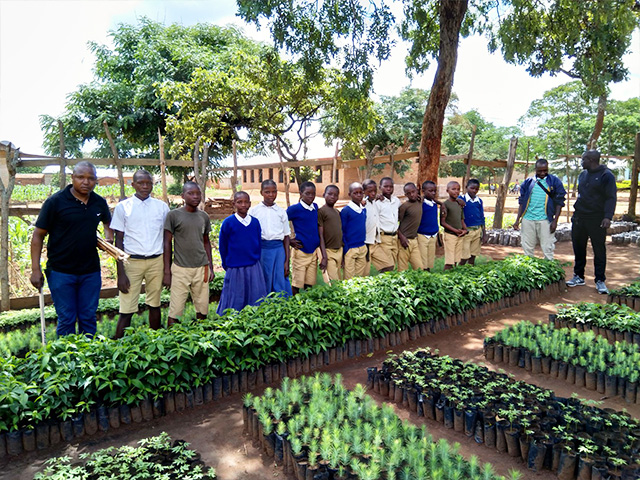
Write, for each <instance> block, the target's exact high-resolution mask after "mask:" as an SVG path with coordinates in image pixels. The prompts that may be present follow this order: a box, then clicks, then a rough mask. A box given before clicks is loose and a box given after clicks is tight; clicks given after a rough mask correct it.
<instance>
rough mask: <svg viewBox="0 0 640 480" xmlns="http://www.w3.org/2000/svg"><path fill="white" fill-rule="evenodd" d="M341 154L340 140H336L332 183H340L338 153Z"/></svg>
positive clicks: (332, 164) (332, 165) (332, 163)
mask: <svg viewBox="0 0 640 480" xmlns="http://www.w3.org/2000/svg"><path fill="white" fill-rule="evenodd" d="M339 152H340V140H336V149H335V151H334V152H333V162H331V182H330V183H338V179H337V176H338V153H339Z"/></svg>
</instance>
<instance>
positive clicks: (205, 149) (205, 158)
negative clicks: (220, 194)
mask: <svg viewBox="0 0 640 480" xmlns="http://www.w3.org/2000/svg"><path fill="white" fill-rule="evenodd" d="M210 145H211V144H210V143H209V142H204V145H203V146H202V160H201V161H200V181H201V182H202V183H201V184H200V188H201V189H202V201H201V202H200V208H201V209H202V210H204V205H205V203H206V202H207V178H208V176H207V165H208V163H209V146H210Z"/></svg>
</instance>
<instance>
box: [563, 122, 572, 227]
mask: <svg viewBox="0 0 640 480" xmlns="http://www.w3.org/2000/svg"><path fill="white" fill-rule="evenodd" d="M570 141H571V116H570V115H569V114H568V113H567V142H566V146H565V154H566V157H565V159H564V161H565V174H566V175H567V223H569V222H570V221H571V218H570V216H571V207H570V205H569V183H570V180H569V143H570Z"/></svg>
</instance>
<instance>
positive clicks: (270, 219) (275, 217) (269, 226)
mask: <svg viewBox="0 0 640 480" xmlns="http://www.w3.org/2000/svg"><path fill="white" fill-rule="evenodd" d="M249 215H251V216H252V217H253V218H256V219H258V221H259V222H260V228H261V229H262V240H284V237H286V236H287V235H291V227H289V219H288V218H287V212H285V210H284V208H281V207H279V206H278V205H276V204H275V203H274V204H273V205H271V206H270V207H268V206H267V205H265V204H264V202H260V203H259V204H258V205H256V206H254V207H251V208H250V209H249Z"/></svg>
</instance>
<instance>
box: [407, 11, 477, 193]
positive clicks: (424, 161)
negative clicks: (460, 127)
mask: <svg viewBox="0 0 640 480" xmlns="http://www.w3.org/2000/svg"><path fill="white" fill-rule="evenodd" d="M467 6H468V0H441V1H440V53H439V54H438V69H437V71H436V76H435V78H434V80H433V86H432V87H431V93H430V94H429V103H427V108H426V109H425V112H424V118H423V120H422V138H421V139H420V157H419V158H420V165H419V170H418V184H419V185H421V184H422V182H424V181H425V180H431V181H434V182H435V181H437V180H438V167H439V166H440V142H441V140H442V127H443V125H444V112H445V109H446V108H447V104H448V103H449V98H450V97H451V89H452V87H453V74H454V73H455V71H456V63H457V61H458V40H459V37H460V26H461V25H462V20H463V18H464V16H465V13H466V12H467Z"/></svg>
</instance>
